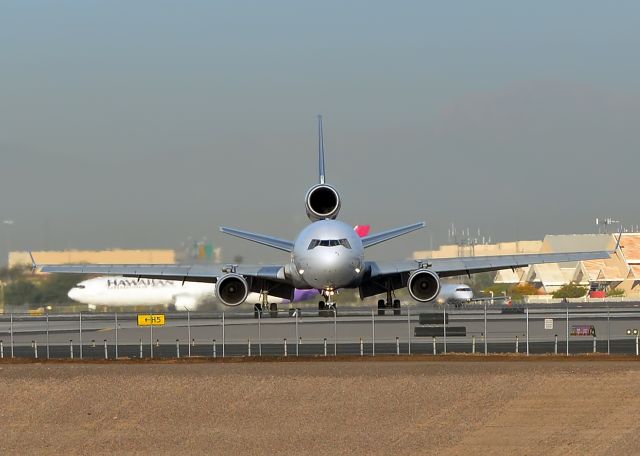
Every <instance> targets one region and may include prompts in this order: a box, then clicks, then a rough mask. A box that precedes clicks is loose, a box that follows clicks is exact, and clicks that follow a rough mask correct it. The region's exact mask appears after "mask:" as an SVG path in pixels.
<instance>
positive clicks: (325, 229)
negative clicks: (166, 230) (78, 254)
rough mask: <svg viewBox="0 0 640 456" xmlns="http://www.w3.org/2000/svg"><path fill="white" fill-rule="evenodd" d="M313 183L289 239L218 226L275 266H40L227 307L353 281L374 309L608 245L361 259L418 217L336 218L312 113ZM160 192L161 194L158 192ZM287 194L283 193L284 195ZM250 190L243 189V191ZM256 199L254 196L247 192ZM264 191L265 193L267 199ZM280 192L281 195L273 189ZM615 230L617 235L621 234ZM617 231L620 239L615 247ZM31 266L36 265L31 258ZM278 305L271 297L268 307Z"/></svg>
mask: <svg viewBox="0 0 640 456" xmlns="http://www.w3.org/2000/svg"><path fill="white" fill-rule="evenodd" d="M318 131H319V135H318V168H319V169H318V183H317V184H316V185H314V186H313V187H311V189H309V191H308V192H307V194H306V197H305V205H306V212H307V216H308V218H309V219H310V221H311V223H310V224H309V225H308V226H307V227H306V228H304V229H303V230H302V231H301V232H300V234H299V235H298V236H297V238H296V239H295V240H294V241H291V240H286V239H281V238H277V237H273V236H268V235H264V234H256V233H250V232H248V231H242V230H237V229H232V228H220V230H221V231H222V232H223V233H227V234H230V235H233V236H237V237H240V238H243V239H247V240H249V241H252V242H256V243H259V244H263V245H266V246H269V247H272V248H274V249H278V250H282V251H284V252H286V253H287V256H288V261H286V262H285V263H283V264H274V265H268V266H265V265H253V266H252V265H235V264H227V265H174V264H170V265H146V264H138V265H116V264H109V265H104V264H103V265H91V264H75V265H42V266H41V270H42V272H58V273H79V274H108V275H122V276H125V277H135V278H148V279H165V280H179V281H184V282H205V283H216V288H215V294H216V296H217V297H218V299H219V300H220V301H221V302H222V303H223V304H225V305H227V306H238V305H240V304H242V303H243V302H245V301H246V299H247V297H248V296H249V293H251V292H255V293H260V294H262V295H263V302H264V303H265V304H266V297H267V295H272V296H278V297H281V298H283V299H288V300H292V299H293V297H294V292H295V289H296V288H297V289H302V290H304V289H316V290H318V291H319V292H320V294H321V295H322V296H323V298H324V299H323V300H322V301H320V302H319V308H320V309H323V308H325V307H330V308H334V307H335V302H334V301H333V299H334V296H335V292H336V290H338V289H341V288H357V289H358V290H359V292H360V297H361V298H366V297H369V296H374V295H377V294H383V293H386V297H387V299H386V302H385V301H384V300H380V301H379V302H378V306H379V308H380V309H384V308H386V307H394V308H398V309H399V307H400V301H399V300H397V299H393V297H394V295H393V293H394V291H395V290H397V289H400V288H404V287H407V288H408V290H409V294H410V295H411V297H412V298H413V299H415V300H416V301H419V302H429V301H432V300H434V299H435V298H436V297H437V296H438V294H439V292H440V288H441V286H440V279H441V278H443V277H452V276H459V275H471V274H474V273H478V272H486V271H497V270H500V269H512V268H518V267H522V266H527V265H531V264H536V263H561V262H568V261H582V260H591V259H601V258H608V257H609V256H610V254H611V253H612V252H608V251H594V252H576V253H545V254H526V255H504V256H486V257H482V256H477V257H459V258H433V259H428V260H427V259H425V260H401V261H394V262H380V261H370V260H365V255H364V253H365V250H366V249H368V248H369V247H371V246H374V245H376V244H379V243H381V242H385V241H388V240H390V239H393V238H396V237H398V236H401V235H404V234H407V233H411V232H413V231H415V230H417V229H420V228H423V227H424V226H425V224H424V222H420V223H415V224H412V225H407V226H403V227H400V228H395V229H391V230H388V231H383V232H381V233H376V234H370V235H368V236H365V237H363V238H360V237H359V236H358V234H357V233H356V232H355V231H354V230H353V228H352V227H351V226H350V225H349V224H347V223H344V222H341V221H338V220H336V217H337V216H338V213H339V212H340V206H341V203H342V201H341V198H340V195H339V193H338V191H337V190H336V189H335V188H334V187H332V186H330V185H328V184H326V183H325V162H324V142H323V135H322V118H321V117H319V118H318ZM159 196H160V195H159ZM285 196H286V195H285ZM247 197H249V196H247ZM251 197H253V198H255V196H251ZM269 197H275V196H273V195H271V196H269V195H268V194H267V195H266V196H265V201H268V198H269ZM277 197H278V198H280V199H281V198H282V195H278V196H277ZM620 237H621V236H620ZM620 237H619V238H618V245H616V249H617V248H619V243H620ZM32 261H33V263H34V264H33V266H34V267H38V266H37V265H36V263H35V261H34V260H33V258H32ZM274 309H277V304H275V303H271V310H274Z"/></svg>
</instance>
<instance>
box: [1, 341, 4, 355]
mask: <svg viewBox="0 0 640 456" xmlns="http://www.w3.org/2000/svg"><path fill="white" fill-rule="evenodd" d="M0 358H3V359H4V345H2V341H1V340H0Z"/></svg>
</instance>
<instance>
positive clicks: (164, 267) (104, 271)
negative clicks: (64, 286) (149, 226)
mask: <svg viewBox="0 0 640 456" xmlns="http://www.w3.org/2000/svg"><path fill="white" fill-rule="evenodd" d="M35 266H36V268H37V269H39V270H40V271H41V272H54V273H66V274H100V275H122V276H124V277H137V278H144V279H164V280H181V281H183V282H210V283H216V282H217V281H218V277H220V276H223V275H224V274H226V273H227V269H228V268H230V267H231V266H229V265H222V264H208V265H203V264H192V265H188V264H186V265H179V264H60V265H58V264H43V265H38V264H36V265H35ZM232 267H233V269H234V272H236V273H237V274H240V275H243V276H245V277H248V278H252V279H264V280H271V281H275V282H279V283H287V280H286V279H285V275H284V266H282V265H257V266H252V265H237V266H236V265H234V266H232Z"/></svg>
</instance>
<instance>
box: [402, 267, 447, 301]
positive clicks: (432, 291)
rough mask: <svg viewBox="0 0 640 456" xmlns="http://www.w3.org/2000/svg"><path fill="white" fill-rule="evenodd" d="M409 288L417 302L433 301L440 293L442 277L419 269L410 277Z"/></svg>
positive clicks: (427, 270)
mask: <svg viewBox="0 0 640 456" xmlns="http://www.w3.org/2000/svg"><path fill="white" fill-rule="evenodd" d="M407 288H409V294H410V295H411V297H412V298H413V299H415V300H416V301H420V302H429V301H433V300H434V299H435V298H436V297H437V296H438V294H439V293H440V277H438V274H436V273H435V272H433V271H430V270H429V269H418V270H416V271H413V272H412V273H411V275H410V276H409V281H408V282H407Z"/></svg>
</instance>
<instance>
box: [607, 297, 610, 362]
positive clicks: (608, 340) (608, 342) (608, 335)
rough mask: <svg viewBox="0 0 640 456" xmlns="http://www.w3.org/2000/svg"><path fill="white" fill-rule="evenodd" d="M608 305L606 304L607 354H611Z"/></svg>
mask: <svg viewBox="0 0 640 456" xmlns="http://www.w3.org/2000/svg"><path fill="white" fill-rule="evenodd" d="M610 310H611V309H610V307H609V306H607V355H610V354H611V319H610V318H609V317H610Z"/></svg>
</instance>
